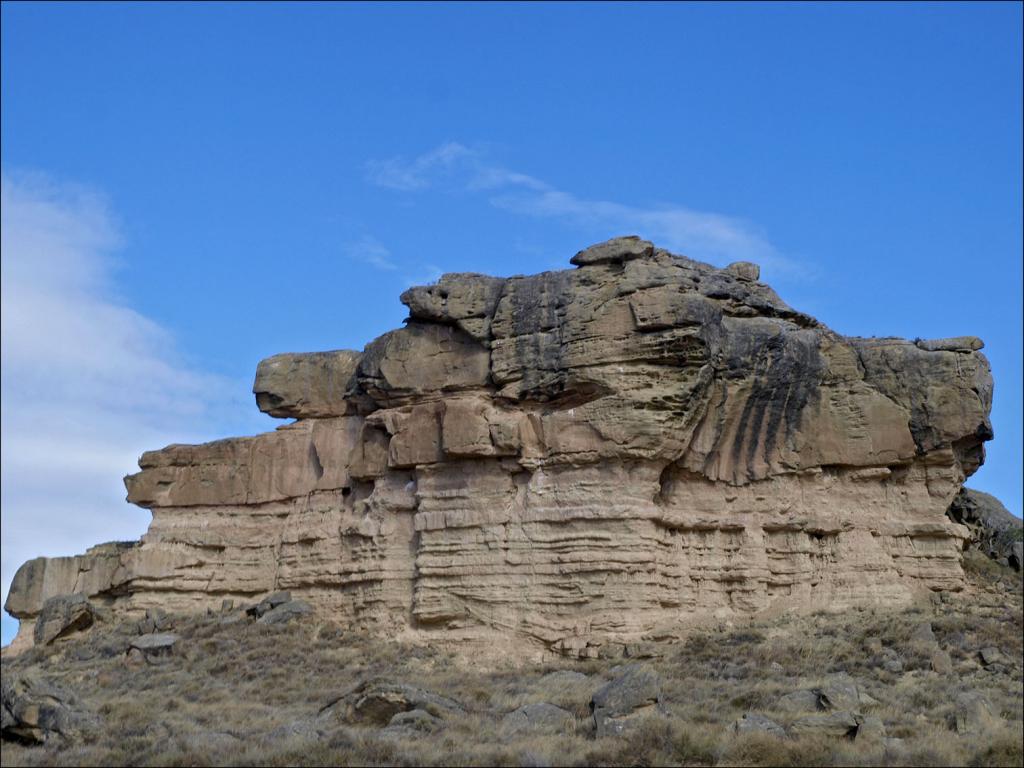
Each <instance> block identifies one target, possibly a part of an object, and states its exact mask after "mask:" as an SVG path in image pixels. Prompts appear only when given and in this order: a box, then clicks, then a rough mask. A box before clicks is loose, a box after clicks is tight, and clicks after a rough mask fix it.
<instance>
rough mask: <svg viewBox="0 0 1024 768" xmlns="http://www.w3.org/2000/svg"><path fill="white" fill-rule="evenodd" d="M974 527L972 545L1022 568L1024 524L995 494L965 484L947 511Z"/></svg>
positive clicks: (970, 527) (971, 528)
mask: <svg viewBox="0 0 1024 768" xmlns="http://www.w3.org/2000/svg"><path fill="white" fill-rule="evenodd" d="M946 514H947V515H949V518H950V519H951V520H953V521H954V522H956V523H959V524H961V525H965V526H967V528H968V529H969V530H970V542H971V546H972V547H974V548H976V549H978V550H979V551H981V552H983V553H984V554H986V555H988V556H989V557H990V558H992V559H993V560H996V561H998V562H1000V563H1002V564H1003V565H1008V566H1010V567H1012V568H1014V569H1015V570H1018V571H1019V570H1021V545H1022V537H1024V528H1022V525H1024V523H1022V522H1021V520H1020V518H1018V517H1014V516H1013V515H1012V514H1010V512H1009V511H1008V510H1007V509H1006V507H1004V506H1003V504H1002V502H1000V501H999V499H997V498H996V497H995V496H992V495H990V494H987V493H982V492H981V491H976V490H974V489H973V488H962V489H960V492H959V493H958V494H957V495H956V498H954V499H953V503H952V504H950V506H949V509H948V510H947V512H946Z"/></svg>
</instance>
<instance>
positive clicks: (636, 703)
mask: <svg viewBox="0 0 1024 768" xmlns="http://www.w3.org/2000/svg"><path fill="white" fill-rule="evenodd" d="M660 704H661V681H660V679H659V678H658V675H657V674H656V673H655V672H654V670H652V669H650V668H649V667H646V666H642V665H628V666H627V667H626V669H625V670H624V671H623V672H622V674H620V675H619V676H618V677H616V678H615V679H614V680H612V681H611V682H609V683H606V684H605V685H603V686H602V687H601V688H599V689H598V690H597V691H596V692H595V693H594V695H593V696H592V697H591V699H590V712H591V714H592V715H593V716H594V727H595V729H596V733H597V735H598V736H599V737H600V736H609V735H614V734H618V733H622V731H623V730H624V729H625V728H626V727H628V726H629V725H630V724H631V721H633V720H635V719H636V718H638V717H641V716H645V715H650V714H656V713H657V712H658V711H659V710H658V707H659V705H660Z"/></svg>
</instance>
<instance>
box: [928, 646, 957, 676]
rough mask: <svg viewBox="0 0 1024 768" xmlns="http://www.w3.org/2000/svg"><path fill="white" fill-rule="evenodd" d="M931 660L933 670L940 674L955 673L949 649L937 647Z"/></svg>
mask: <svg viewBox="0 0 1024 768" xmlns="http://www.w3.org/2000/svg"><path fill="white" fill-rule="evenodd" d="M929 661H930V664H931V668H932V671H933V672H936V673H937V674H940V675H951V674H953V659H952V658H951V657H950V655H949V651H945V650H943V649H942V648H936V649H935V650H934V651H932V653H931V657H930V659H929Z"/></svg>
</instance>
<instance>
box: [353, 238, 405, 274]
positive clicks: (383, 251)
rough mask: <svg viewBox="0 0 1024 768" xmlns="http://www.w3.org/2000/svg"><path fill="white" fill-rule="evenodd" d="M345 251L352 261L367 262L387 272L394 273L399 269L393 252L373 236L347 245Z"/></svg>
mask: <svg viewBox="0 0 1024 768" xmlns="http://www.w3.org/2000/svg"><path fill="white" fill-rule="evenodd" d="M343 250H344V251H345V254H346V255H347V256H348V257H349V258H350V259H356V260H358V261H362V262H365V263H367V264H369V265H370V266H371V267H376V268H377V269H381V270H384V271H385V272H394V271H395V270H397V269H398V264H396V263H395V261H394V259H393V258H392V256H391V251H390V250H388V248H387V247H386V246H385V245H384V243H382V242H381V241H380V240H378V239H377V238H375V237H373V236H372V235H363V236H362V237H360V238H359V239H358V240H355V241H353V242H351V243H346V244H345V246H344V248H343Z"/></svg>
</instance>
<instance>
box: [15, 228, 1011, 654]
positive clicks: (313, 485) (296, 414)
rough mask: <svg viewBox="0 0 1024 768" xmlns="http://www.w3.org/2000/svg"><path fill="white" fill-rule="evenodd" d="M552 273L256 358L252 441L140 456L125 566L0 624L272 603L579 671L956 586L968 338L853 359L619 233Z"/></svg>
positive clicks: (769, 305) (750, 283)
mask: <svg viewBox="0 0 1024 768" xmlns="http://www.w3.org/2000/svg"><path fill="white" fill-rule="evenodd" d="M572 263H573V264H575V265H576V267H577V268H576V269H574V270H567V271H558V272H545V273H543V274H539V275H532V276H525V277H524V276H517V277H510V278H496V277H488V276H485V275H478V274H448V275H445V276H443V277H442V278H441V279H440V281H439V282H438V283H437V284H436V285H431V286H426V287H417V288H412V289H410V290H408V291H406V292H405V293H404V294H403V295H402V297H401V299H402V301H403V303H405V304H406V305H407V306H408V308H409V318H408V320H407V321H406V325H405V327H404V328H401V329H398V330H395V331H391V332H390V333H387V334H385V335H383V336H381V337H380V338H378V339H376V340H374V341H373V342H371V343H370V344H369V345H368V346H367V347H366V348H365V350H363V352H361V353H359V352H352V351H336V352H323V353H314V354H286V355H277V356H275V357H272V358H270V359H268V360H265V361H263V362H262V363H260V366H259V368H258V370H257V374H256V382H255V385H254V392H255V394H256V400H257V404H258V405H259V407H260V409H261V410H263V411H265V412H267V413H269V414H271V415H273V416H279V417H290V418H294V419H296V421H294V423H289V424H286V425H285V426H282V427H280V428H278V429H277V430H276V431H274V432H270V433H267V434H261V435H258V436H256V437H245V438H233V439H227V440H220V441H216V442H213V443H207V444H205V445H172V446H169V447H167V448H164V449H162V450H159V451H153V452H150V453H146V454H144V455H143V456H142V458H141V459H140V461H139V467H140V469H141V471H140V472H139V473H137V474H135V475H131V476H129V477H127V478H125V483H126V485H127V488H128V500H129V501H131V502H133V503H135V504H138V505H140V506H143V507H146V508H148V509H151V510H152V513H153V521H152V524H151V525H150V528H149V531H148V532H147V533H146V535H145V536H144V537H143V538H142V540H141V541H140V542H138V543H137V544H134V545H104V546H103V547H100V548H95V549H93V550H90V552H89V553H87V554H86V555H84V556H81V557H78V558H56V559H50V560H42V559H40V560H34V561H31V562H29V563H26V564H25V565H24V566H23V567H22V569H21V570H20V571H19V572H18V574H17V576H16V577H15V580H14V584H13V586H12V589H11V593H10V598H9V599H8V602H7V610H8V611H10V612H11V613H12V614H13V615H15V616H17V617H18V618H20V619H21V620H22V627H23V629H22V631H23V632H24V631H25V627H30V625H31V624H32V622H33V620H34V618H35V616H36V615H37V614H38V612H39V610H40V608H41V605H42V602H43V601H44V600H45V599H46V598H47V597H49V596H52V595H54V594H60V593H79V592H80V593H84V594H86V595H88V596H89V597H90V599H94V600H95V599H97V598H99V599H101V600H104V601H105V602H107V603H108V604H110V605H111V606H112V607H113V609H114V610H116V611H117V610H119V611H124V612H133V611H142V610H143V609H145V608H147V607H152V606H160V607H161V608H164V609H167V610H171V611H185V610H196V609H204V608H206V607H209V606H216V605H219V604H220V602H221V600H222V599H225V598H227V599H241V600H246V599H251V598H254V597H259V596H262V595H263V594H265V593H267V592H271V591H274V590H284V589H287V590H290V591H291V592H292V594H293V595H295V596H296V597H297V598H301V599H302V600H304V601H306V602H308V603H309V604H310V605H311V606H313V608H314V609H315V610H316V611H317V612H319V613H321V614H323V615H325V616H330V617H331V618H333V619H334V620H335V621H337V622H339V623H342V624H343V625H347V626H350V627H358V628H360V629H364V630H369V631H373V632H379V633H380V634H382V635H386V636H396V635H397V636H403V637H411V638H421V639H424V640H432V639H440V638H445V639H452V640H460V639H484V640H487V641H488V642H490V643H499V642H505V643H507V644H509V645H519V646H530V645H532V646H533V647H539V648H542V649H549V650H553V651H557V652H562V653H569V654H578V655H583V656H586V655H594V654H595V653H597V652H598V649H599V648H600V647H601V646H602V645H608V644H613V643H627V642H631V641H636V640H638V639H641V638H658V637H666V636H673V635H674V634H677V633H678V632H679V631H680V629H681V628H682V627H685V626H686V625H687V624H688V623H690V622H694V621H701V620H704V619H707V618H709V617H719V618H721V617H725V616H730V615H735V614H747V613H752V612H757V611H764V610H768V609H773V608H775V609H785V610H790V609H792V610H811V609H820V608H830V609H842V608H846V607H849V606H856V605H865V604H872V603H887V604H890V603H893V602H899V601H908V600H910V599H912V598H913V596H914V594H915V593H916V592H918V591H920V590H957V589H959V588H960V587H961V585H962V571H961V568H960V552H961V549H962V545H963V541H964V539H965V536H966V535H967V531H966V529H965V528H964V527H963V526H961V525H958V524H956V523H953V522H952V521H950V520H949V519H948V518H947V517H946V515H945V512H946V509H947V508H948V507H949V505H950V502H951V501H952V500H953V498H954V497H955V496H956V494H957V492H958V491H959V490H960V487H961V485H962V483H963V481H964V478H965V477H967V476H968V475H970V474H971V473H972V472H974V471H975V469H977V467H978V466H979V465H980V464H981V462H982V461H983V458H984V448H983V443H984V441H986V440H988V439H990V438H991V436H992V430H991V426H990V423H989V419H988V414H989V409H990V406H991V395H992V380H991V376H990V372H989V366H988V362H987V360H986V359H985V357H984V356H983V355H982V354H981V353H980V352H979V351H978V350H979V349H980V348H981V346H982V345H981V342H980V340H978V339H975V338H972V337H962V338H955V339H940V340H934V341H921V340H916V341H905V340H902V339H896V338H870V339H867V338H849V337H844V336H841V335H839V334H837V333H835V332H833V331H831V330H829V329H828V328H827V327H825V326H824V325H822V324H820V323H819V322H818V321H816V320H815V319H813V318H811V317H809V316H808V315H805V314H803V313H801V312H798V311H796V310H794V309H792V308H791V307H789V306H788V305H787V304H785V303H784V302H783V301H782V300H781V299H780V298H779V297H778V296H777V295H776V294H775V292H774V291H773V290H772V289H771V288H770V287H769V286H767V285H765V284H764V283H761V282H758V279H759V270H758V268H757V267H756V265H753V264H749V263H743V262H741V263H736V264H732V265H730V266H728V267H726V268H724V269H717V268H715V267H713V266H710V265H708V264H703V263H700V262H697V261H693V260H690V259H688V258H684V257H680V256H676V255H673V254H670V253H668V252H667V251H665V250H662V249H660V248H656V247H655V246H654V245H652V244H651V243H649V242H646V241H643V240H640V239H639V238H617V239H615V240H611V241H609V242H606V243H602V244H600V245H596V246H593V247H591V248H588V249H586V250H584V251H582V252H580V253H579V254H577V255H576V256H575V257H574V258H573V259H572Z"/></svg>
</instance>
